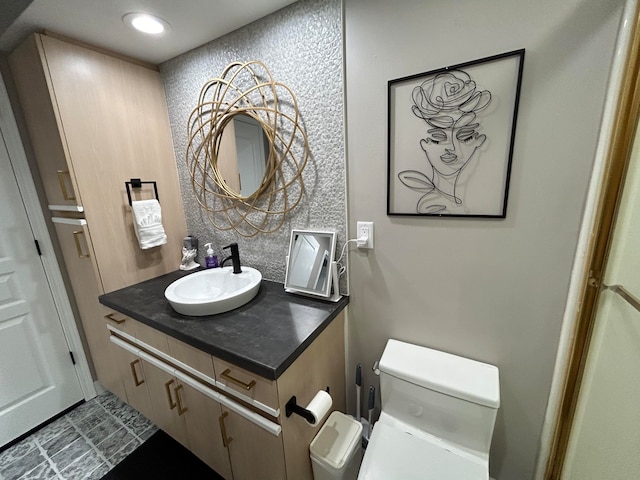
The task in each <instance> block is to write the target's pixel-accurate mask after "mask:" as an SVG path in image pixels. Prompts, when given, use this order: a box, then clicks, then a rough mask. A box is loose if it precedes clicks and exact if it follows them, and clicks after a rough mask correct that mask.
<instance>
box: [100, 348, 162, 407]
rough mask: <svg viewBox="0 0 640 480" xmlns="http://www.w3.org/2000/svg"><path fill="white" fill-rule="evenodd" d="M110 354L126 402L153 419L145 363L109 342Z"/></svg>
mask: <svg viewBox="0 0 640 480" xmlns="http://www.w3.org/2000/svg"><path fill="white" fill-rule="evenodd" d="M111 354H112V355H113V358H114V359H115V361H116V362H117V364H118V372H119V374H120V378H121V379H122V383H123V384H124V389H125V392H126V402H127V403H128V404H129V405H131V406H132V407H133V408H135V409H136V410H138V411H139V412H140V413H142V414H143V415H144V416H145V417H147V418H149V419H151V420H153V414H154V410H153V406H152V403H151V397H150V394H149V392H150V390H151V389H150V387H149V375H148V373H147V369H146V365H145V364H144V362H143V361H142V359H140V358H139V357H137V356H136V355H134V354H133V353H131V352H129V351H127V350H124V349H123V348H120V347H119V346H117V345H114V344H113V343H112V344H111Z"/></svg>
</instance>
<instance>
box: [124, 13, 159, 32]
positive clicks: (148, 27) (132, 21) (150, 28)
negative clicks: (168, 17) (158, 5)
mask: <svg viewBox="0 0 640 480" xmlns="http://www.w3.org/2000/svg"><path fill="white" fill-rule="evenodd" d="M122 21H123V22H124V23H126V24H127V25H129V26H130V27H132V28H135V29H136V30H138V31H139V32H143V33H148V34H150V35H159V34H160V33H163V32H165V31H166V30H168V29H169V24H168V23H167V22H166V21H165V20H163V19H162V18H160V17H156V16H155V15H149V14H148V13H127V14H126V15H125V16H124V17H122Z"/></svg>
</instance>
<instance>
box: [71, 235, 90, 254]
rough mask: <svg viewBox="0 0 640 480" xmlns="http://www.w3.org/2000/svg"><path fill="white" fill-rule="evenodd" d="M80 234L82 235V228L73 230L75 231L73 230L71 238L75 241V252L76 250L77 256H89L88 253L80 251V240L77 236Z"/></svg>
mask: <svg viewBox="0 0 640 480" xmlns="http://www.w3.org/2000/svg"><path fill="white" fill-rule="evenodd" d="M80 235H84V231H82V230H75V231H74V232H73V239H74V240H75V242H76V250H77V252H78V257H79V258H89V257H90V255H89V254H88V253H83V252H82V247H81V246H80V240H79V239H78V237H79V236H80Z"/></svg>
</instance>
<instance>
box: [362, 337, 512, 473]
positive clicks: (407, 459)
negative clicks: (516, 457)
mask: <svg viewBox="0 0 640 480" xmlns="http://www.w3.org/2000/svg"><path fill="white" fill-rule="evenodd" d="M379 369H380V395H381V398H382V412H381V413H380V418H379V419H378V421H377V422H376V423H375V425H374V427H373V432H372V435H371V438H370V439H369V444H368V446H367V450H366V452H365V455H364V460H363V462H362V465H361V467H360V472H359V474H358V479H359V480H383V479H384V480H390V479H403V480H411V479H416V480H417V479H420V480H488V479H489V447H490V446H491V437H492V436H493V427H494V424H495V420H496V413H497V411H498V407H499V406H500V384H499V376H498V368H497V367H495V366H493V365H488V364H486V363H481V362H477V361H475V360H470V359H467V358H463V357H458V356H456V355H451V354H449V353H444V352H440V351H437V350H432V349H430V348H426V347H420V346H417V345H412V344H409V343H404V342H400V341H398V340H393V339H391V340H389V341H388V342H387V345H386V347H385V349H384V352H383V354H382V358H381V359H380V362H379Z"/></svg>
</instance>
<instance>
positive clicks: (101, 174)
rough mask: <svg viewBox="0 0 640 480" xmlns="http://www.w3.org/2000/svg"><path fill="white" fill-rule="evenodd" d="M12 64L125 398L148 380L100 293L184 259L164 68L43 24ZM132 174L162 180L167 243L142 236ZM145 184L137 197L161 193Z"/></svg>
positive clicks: (66, 252) (99, 368) (102, 377)
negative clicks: (52, 32) (114, 341)
mask: <svg viewBox="0 0 640 480" xmlns="http://www.w3.org/2000/svg"><path fill="white" fill-rule="evenodd" d="M9 64H10V67H11V72H12V75H13V77H14V80H15V84H16V91H17V94H18V100H19V102H20V106H21V107H22V108H21V110H22V113H23V115H24V120H25V122H24V123H25V125H26V128H27V131H28V135H29V138H30V143H31V145H32V147H33V152H34V155H35V161H36V164H37V167H38V171H39V177H40V178H41V180H42V184H43V189H44V193H45V195H46V197H47V198H46V203H47V204H49V206H50V207H49V208H50V210H52V212H51V215H52V217H56V218H58V219H60V221H61V222H62V223H56V224H55V225H56V231H57V237H58V241H59V244H60V247H61V250H62V254H63V257H64V264H65V266H66V270H67V272H68V277H69V279H70V283H71V287H72V290H73V296H74V297H75V300H76V303H77V306H78V312H79V314H80V317H81V323H82V329H83V331H84V335H85V337H86V340H87V342H86V343H87V345H88V347H89V350H90V358H91V360H92V363H93V367H94V371H95V373H96V376H97V379H98V380H99V381H100V383H101V384H102V385H103V386H104V387H105V388H107V389H108V390H111V391H112V392H114V393H116V394H117V395H118V396H120V397H121V398H123V399H125V400H126V399H127V398H128V397H129V396H132V398H136V395H137V394H138V392H139V390H140V388H136V389H132V387H131V385H130V384H127V385H125V384H123V378H128V377H126V376H123V371H124V372H126V371H128V370H127V369H129V370H130V368H129V367H128V364H125V363H123V364H120V362H121V359H117V360H116V359H114V358H112V357H113V352H114V350H113V348H112V346H111V345H110V344H109V337H108V332H107V329H106V325H107V324H109V323H111V324H113V323H114V321H113V320H111V319H108V318H105V315H109V313H110V312H108V311H107V312H105V311H104V309H103V307H102V306H100V305H99V303H98V296H99V295H100V294H103V293H105V292H110V291H113V290H117V289H119V288H122V287H125V286H128V285H132V284H135V283H138V282H140V281H143V280H146V279H149V278H153V277H156V276H159V275H162V274H164V273H167V272H170V271H173V270H176V268H177V267H178V265H179V263H180V251H181V247H182V238H183V237H184V235H185V233H186V226H185V220H184V212H183V208H182V202H181V196H180V189H179V184H178V175H177V168H176V163H175V157H174V151H173V145H172V141H171V131H170V127H169V120H168V113H167V109H166V102H165V96H164V90H163V87H162V83H161V81H160V76H159V73H158V71H157V69H155V68H154V67H146V66H143V65H141V64H139V63H134V62H130V61H127V60H125V59H123V58H117V57H115V56H112V55H109V54H108V53H105V52H103V51H100V52H99V51H96V50H94V49H92V48H90V47H86V46H80V45H78V44H75V43H74V42H71V41H66V40H63V39H61V38H58V37H55V36H49V35H42V34H34V35H32V36H30V37H29V38H27V39H26V40H25V41H24V42H23V43H22V44H21V45H20V46H19V47H18V48H16V49H15V50H14V51H13V52H12V53H11V54H10V56H9ZM132 178H140V179H141V180H143V181H155V182H156V183H157V188H158V195H159V197H160V201H161V208H162V220H163V225H164V228H165V232H166V234H167V243H166V244H165V245H163V246H160V247H155V248H151V249H148V250H142V249H141V248H140V247H139V245H138V241H137V238H136V236H135V230H134V227H133V219H132V214H131V208H130V206H129V201H128V197H127V192H126V187H125V182H127V181H130V180H131V179H132ZM143 187H144V188H142V189H140V190H139V191H137V190H134V191H133V193H132V196H133V198H134V199H146V198H152V197H153V195H154V191H153V188H152V187H151V188H147V185H144V186H143ZM65 222H67V223H65ZM73 222H76V225H75V226H74V225H70V224H73ZM79 222H83V224H82V225H79ZM111 313H113V312H111ZM122 328H124V327H122ZM130 361H133V360H130ZM114 362H115V363H117V365H115V364H114ZM136 368H141V365H138V364H136ZM116 372H117V373H116ZM140 372H141V373H142V371H141V370H140ZM125 386H126V387H127V388H125ZM145 388H146V386H145ZM144 408H145V407H144V406H142V407H140V409H141V410H142V409H144ZM143 413H145V412H143Z"/></svg>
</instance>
